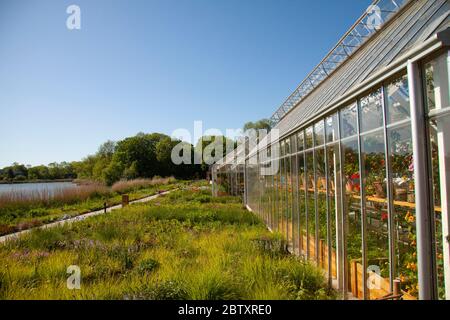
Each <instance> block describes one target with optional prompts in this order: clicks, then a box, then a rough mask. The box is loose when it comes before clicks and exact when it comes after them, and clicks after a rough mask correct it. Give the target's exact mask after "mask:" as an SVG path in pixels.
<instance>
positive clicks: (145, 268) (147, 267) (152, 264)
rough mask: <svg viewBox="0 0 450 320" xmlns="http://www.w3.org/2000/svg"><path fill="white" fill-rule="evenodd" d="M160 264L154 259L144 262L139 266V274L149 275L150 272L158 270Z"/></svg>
mask: <svg viewBox="0 0 450 320" xmlns="http://www.w3.org/2000/svg"><path fill="white" fill-rule="evenodd" d="M159 266H160V263H159V262H158V261H156V260H154V259H151V258H150V259H146V260H143V261H142V262H141V263H140V264H139V272H140V273H141V274H145V273H149V272H153V271H154V270H156V269H157V268H159Z"/></svg>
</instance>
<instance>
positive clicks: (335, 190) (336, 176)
mask: <svg viewBox="0 0 450 320" xmlns="http://www.w3.org/2000/svg"><path fill="white" fill-rule="evenodd" d="M327 161H328V191H329V192H328V201H329V208H330V209H329V210H330V233H331V235H330V239H331V244H328V245H329V246H331V249H330V251H329V252H330V255H331V259H330V260H331V275H332V277H333V278H337V246H336V243H337V241H336V239H337V234H336V218H337V217H340V210H341V208H340V203H341V202H340V194H341V192H340V190H341V188H340V183H341V179H340V162H341V161H340V155H339V146H338V145H332V146H329V147H327Z"/></svg>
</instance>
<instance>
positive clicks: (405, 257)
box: [213, 51, 450, 299]
mask: <svg viewBox="0 0 450 320" xmlns="http://www.w3.org/2000/svg"><path fill="white" fill-rule="evenodd" d="M449 63H450V58H449V53H448V52H447V51H441V52H440V53H439V54H438V55H434V56H432V57H431V58H426V59H424V60H422V61H420V62H419V63H417V66H418V67H419V69H420V72H419V75H420V92H419V94H420V96H421V97H422V98H423V101H424V103H423V104H422V107H423V108H425V111H426V119H428V120H427V123H426V126H424V128H425V131H424V132H422V134H423V136H425V137H428V138H426V139H425V140H426V142H427V143H426V145H421V146H419V147H420V150H421V152H424V153H426V164H425V167H426V168H428V169H427V170H429V175H428V176H429V185H428V186H426V185H425V186H420V188H418V186H417V185H416V183H415V182H416V181H415V171H416V170H417V169H416V166H415V163H414V159H415V157H414V150H415V149H414V141H413V132H412V130H413V128H412V127H413V125H412V112H416V111H414V110H412V107H411V106H412V101H411V88H410V85H411V83H415V82H414V81H413V80H414V79H412V77H417V76H416V75H414V74H410V73H408V72H409V71H408V70H409V69H408V70H406V69H403V70H399V71H398V72H397V73H395V74H394V75H393V76H391V77H389V79H388V80H386V81H383V82H382V83H380V84H378V85H376V86H374V87H373V88H371V89H370V90H367V91H366V92H364V93H363V94H361V95H359V96H358V97H357V98H356V99H354V100H353V101H350V102H348V103H346V104H345V105H342V106H341V107H339V108H337V109H336V110H334V111H333V112H331V113H325V114H324V115H323V117H321V118H320V119H318V120H317V121H315V122H314V123H311V124H310V125H308V126H306V127H303V128H300V129H298V130H296V131H295V132H293V133H291V134H289V135H288V136H285V137H283V138H282V139H280V141H278V142H277V147H279V150H280V152H279V157H277V158H270V160H268V161H266V162H261V161H259V159H262V158H263V157H261V154H262V153H267V152H268V150H267V149H261V150H259V151H258V152H255V153H253V154H250V156H248V157H247V160H246V162H245V164H244V165H240V166H230V165H228V166H224V165H222V166H215V169H214V170H213V173H214V176H215V178H214V179H215V181H214V182H215V185H216V187H215V189H220V188H222V189H221V191H223V192H226V193H230V194H234V195H242V196H243V198H244V200H245V202H246V204H247V206H248V207H249V209H251V210H253V211H254V212H255V213H257V214H258V215H259V216H260V217H261V218H262V219H263V220H264V221H265V223H266V224H267V226H268V227H269V228H270V229H271V230H272V231H274V232H279V233H282V234H283V235H284V237H285V238H286V240H287V243H288V246H289V250H290V251H291V252H292V253H295V254H297V255H300V256H303V257H305V258H306V259H309V260H312V261H315V262H316V263H317V265H319V266H320V267H322V268H323V269H324V271H325V272H326V274H327V275H328V278H329V281H330V285H331V284H333V285H334V286H335V287H336V288H338V289H339V290H340V291H341V292H342V294H343V295H344V297H346V298H349V297H355V298H360V299H380V298H383V297H385V296H387V295H389V294H392V293H393V292H396V287H397V288H398V284H400V288H401V291H400V292H401V294H402V297H403V299H417V298H418V297H419V289H420V286H421V285H422V284H421V283H419V278H420V277H419V275H418V272H419V269H420V268H419V266H420V263H421V262H419V261H418V252H417V248H418V245H417V244H418V242H421V243H428V245H430V246H432V248H434V249H433V250H434V252H433V254H431V255H429V256H427V257H424V258H425V259H430V260H432V261H431V262H430V264H431V266H432V268H431V270H432V273H433V274H429V275H428V276H429V278H430V279H433V280H432V281H431V282H432V286H433V287H432V289H431V290H432V291H433V292H434V294H435V296H434V297H435V298H439V299H446V298H447V299H450V295H449V286H450V282H449V279H450V278H449V277H450V274H449V273H450V270H449V261H450V260H449V249H448V245H449V244H448V238H445V237H446V236H448V234H449V233H448V228H449V220H448V219H449V201H450V160H449V159H450V107H449V106H450V103H449V102H450V100H449V99H450V97H449V73H448V69H449ZM416 80H417V79H416ZM417 94H418V93H417V92H416V93H415V96H417ZM269 148H270V147H269ZM272 148H273V146H272ZM416 148H417V147H416ZM274 162H278V163H279V170H278V171H277V172H276V174H274V175H262V174H261V168H262V167H267V166H270V165H274ZM233 184H234V186H233ZM424 190H425V196H426V197H427V199H428V200H429V201H428V203H429V204H430V205H431V206H432V208H433V209H432V210H431V211H432V212H433V214H432V215H431V216H430V218H431V220H432V221H431V222H432V223H431V224H430V225H431V226H432V227H433V230H432V232H431V233H430V235H431V238H429V239H418V238H417V237H418V236H417V232H416V230H417V226H418V225H419V226H420V223H421V222H420V221H419V222H418V221H417V214H416V213H417V212H416V208H417V206H416V195H417V194H418V192H420V193H422V194H423V192H424Z"/></svg>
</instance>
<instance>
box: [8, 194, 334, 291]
mask: <svg viewBox="0 0 450 320" xmlns="http://www.w3.org/2000/svg"><path fill="white" fill-rule="evenodd" d="M210 192H211V191H210V190H203V189H202V188H197V187H195V188H186V189H184V190H181V191H175V192H172V193H171V194H168V195H166V196H162V197H160V198H158V199H156V200H154V201H152V202H150V203H147V204H140V205H134V206H130V207H127V208H124V209H122V210H117V211H114V212H112V213H110V214H107V215H101V216H96V217H92V218H89V219H86V220H84V221H81V222H77V223H74V224H70V225H65V226H61V227H57V228H53V229H47V230H36V231H33V232H31V233H30V234H28V235H26V236H24V237H22V238H20V239H18V240H16V241H11V242H7V243H5V244H3V245H2V246H0V260H1V261H2V266H1V269H0V299H132V300H134V299H151V300H185V299H193V300H204V299H206V300H228V299H251V300H254V299H258V300H259V299H262V300H265V299H331V298H334V297H335V295H334V293H333V291H331V290H328V289H327V286H326V281H325V278H324V275H323V274H322V271H320V270H319V269H317V268H316V267H315V266H313V265H311V264H310V263H308V262H305V261H303V260H302V259H300V258H296V257H293V256H291V255H289V254H288V253H287V252H286V250H285V246H284V245H283V243H284V240H283V238H282V236H281V235H279V234H272V233H270V232H269V231H268V230H267V229H266V228H265V226H264V225H263V223H262V222H261V221H260V220H259V219H258V218H257V217H256V216H255V215H254V214H252V213H250V212H248V211H246V210H245V209H244V208H243V205H242V203H241V202H240V200H239V199H237V198H230V197H227V198H213V197H211V196H210ZM69 265H77V266H79V267H80V269H81V289H80V290H69V289H67V287H66V279H67V277H68V274H66V269H67V267H68V266H69Z"/></svg>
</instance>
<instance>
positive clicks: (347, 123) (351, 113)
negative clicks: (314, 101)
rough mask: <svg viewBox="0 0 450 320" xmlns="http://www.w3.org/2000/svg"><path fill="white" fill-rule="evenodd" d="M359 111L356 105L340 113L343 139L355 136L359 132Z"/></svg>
mask: <svg viewBox="0 0 450 320" xmlns="http://www.w3.org/2000/svg"><path fill="white" fill-rule="evenodd" d="M357 117H358V110H357V109H356V104H353V105H351V106H348V107H346V108H344V109H342V110H341V111H340V119H339V120H340V126H341V139H342V138H346V137H350V136H353V135H355V134H356V133H357V132H358V131H357V128H358V121H357V120H358V118H357Z"/></svg>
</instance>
